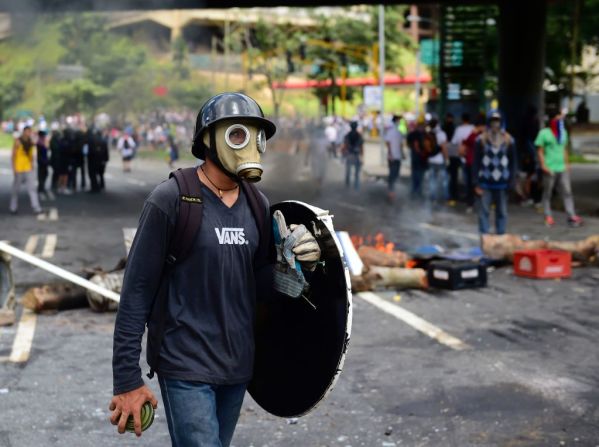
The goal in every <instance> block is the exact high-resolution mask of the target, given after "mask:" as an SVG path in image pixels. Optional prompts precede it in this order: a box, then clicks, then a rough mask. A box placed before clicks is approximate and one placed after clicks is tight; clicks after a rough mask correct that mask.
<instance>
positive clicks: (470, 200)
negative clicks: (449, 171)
mask: <svg viewBox="0 0 599 447" xmlns="http://www.w3.org/2000/svg"><path fill="white" fill-rule="evenodd" d="M472 180H473V179H472V165H468V164H464V183H465V184H466V204H467V205H468V206H473V205H474V185H473V182H472Z"/></svg>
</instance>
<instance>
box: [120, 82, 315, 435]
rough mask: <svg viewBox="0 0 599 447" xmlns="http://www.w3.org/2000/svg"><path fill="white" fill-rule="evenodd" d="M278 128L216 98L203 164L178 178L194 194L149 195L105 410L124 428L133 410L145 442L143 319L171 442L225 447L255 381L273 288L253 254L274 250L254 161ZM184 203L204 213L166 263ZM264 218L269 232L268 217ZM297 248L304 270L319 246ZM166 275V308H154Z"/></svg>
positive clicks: (203, 134) (204, 116) (238, 101)
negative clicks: (262, 317) (183, 249)
mask: <svg viewBox="0 0 599 447" xmlns="http://www.w3.org/2000/svg"><path fill="white" fill-rule="evenodd" d="M275 130H276V128H275V125H274V124H273V123H272V122H270V121H269V120H267V119H265V118H264V115H263V113H262V110H261V109H260V106H259V105H258V104H257V103H256V102H255V101H254V100H253V99H252V98H250V97H248V96H246V95H243V94H240V93H223V94H220V95H217V96H215V97H213V98H211V99H210V100H208V102H207V103H206V104H204V106H203V107H202V109H201V110H200V112H199V114H198V118H197V122H196V130H195V135H194V142H193V146H192V153H193V154H194V155H195V156H196V157H198V158H200V159H202V160H204V163H203V164H202V165H201V166H200V167H198V168H197V169H195V170H192V171H193V177H192V178H191V179H190V178H187V179H183V181H184V182H187V183H195V185H192V186H195V187H197V191H198V193H197V194H196V195H194V196H189V195H186V194H183V193H182V191H181V184H180V183H178V182H179V179H178V178H175V177H171V178H170V179H169V180H168V181H165V182H163V183H161V184H160V185H158V186H157V187H156V188H155V189H154V191H152V193H151V194H150V195H149V197H148V198H147V200H146V202H145V205H144V208H143V211H142V215H141V218H140V222H139V227H138V230H137V234H136V237H135V240H134V242H133V245H132V247H131V252H130V254H129V258H128V261H127V268H126V272H125V279H124V283H123V288H122V292H121V302H120V305H119V311H118V315H117V319H116V324H115V331H114V351H113V376H114V390H113V392H114V397H113V399H112V402H111V404H110V410H111V411H112V415H111V422H112V423H113V424H114V425H118V431H119V432H120V433H123V432H124V431H125V425H126V421H127V418H128V417H129V416H130V415H132V416H133V418H134V421H135V424H134V425H135V432H136V434H137V435H138V436H140V435H141V423H140V408H141V406H142V404H144V402H146V401H150V402H151V403H152V405H153V406H154V407H156V405H157V400H156V398H155V397H154V395H153V394H152V392H151V391H150V389H149V388H148V387H147V386H146V385H145V384H144V382H143V380H142V377H141V370H140V367H139V355H140V352H141V339H142V336H143V333H144V329H145V325H146V323H147V325H148V355H147V356H148V360H149V363H150V366H151V368H152V370H151V373H150V375H152V371H155V372H156V373H157V375H158V380H159V383H160V389H161V394H162V398H163V402H164V405H165V410H166V415H167V422H168V427H169V432H170V435H171V440H172V444H173V445H174V446H185V447H188V446H228V445H229V443H230V441H231V438H232V436H233V432H234V429H235V425H236V423H237V419H238V416H239V412H240V408H241V404H242V402H243V397H244V394H245V390H246V387H247V384H248V382H249V381H250V379H251V377H252V371H253V361H254V320H255V318H254V316H255V315H254V313H255V303H256V299H257V297H258V295H260V294H261V290H263V289H270V288H271V287H272V283H268V282H269V281H272V278H273V276H272V274H270V275H269V274H268V266H266V268H265V265H264V264H261V265H262V266H261V268H260V269H259V268H258V267H257V266H258V265H260V262H258V261H257V258H258V257H259V254H260V253H270V252H274V250H271V244H272V242H271V240H269V239H271V238H269V237H263V236H264V234H265V233H264V232H263V229H264V227H263V228H260V222H259V221H260V219H258V217H259V214H258V211H256V208H259V209H261V210H262V212H268V208H269V207H268V201H267V200H266V197H265V196H264V195H262V194H261V193H256V196H259V200H261V201H263V203H262V206H261V207H259V206H256V203H255V198H254V199H252V191H257V190H256V189H255V187H253V186H252V185H249V184H248V182H252V183H253V182H257V181H259V180H260V179H261V177H262V174H263V166H262V163H261V155H262V154H263V153H264V152H265V150H266V140H267V139H269V138H270V137H272V136H273V134H274V133H275ZM187 172H190V170H188V171H187ZM188 186H189V185H188ZM190 202H191V203H197V204H201V207H199V208H198V207H195V208H194V206H195V205H194V206H190V213H198V212H201V213H202V216H203V218H202V221H201V226H199V229H198V231H197V234H196V235H195V238H194V239H193V240H191V241H188V242H189V243H188V244H187V245H189V250H188V252H187V254H186V255H185V257H184V258H183V259H181V258H179V259H174V260H172V259H171V258H173V256H172V253H171V252H170V249H171V246H172V241H173V240H177V238H178V237H179V236H180V234H177V232H178V230H177V228H179V226H178V224H179V222H178V221H177V219H179V220H180V219H181V213H180V212H179V211H180V209H181V207H185V206H187V205H188V203H190ZM264 221H265V222H267V223H268V225H269V228H271V227H270V214H268V216H267V218H266V219H263V221H262V224H263V223H264ZM290 230H291V232H293V231H294V230H295V229H294V228H293V227H292V228H291V229H290ZM304 230H305V228H304ZM270 231H272V229H271V230H270ZM292 250H293V252H294V253H295V259H296V260H298V261H299V262H300V264H301V263H305V264H306V265H307V266H308V268H310V267H312V266H313V265H314V263H315V262H317V261H318V259H319V257H320V249H319V247H318V243H317V242H316V240H315V239H314V237H313V236H312V235H311V234H310V233H309V232H306V231H304V232H303V234H302V237H298V238H297V242H296V243H294V244H293V248H292ZM167 264H168V265H169V266H168V267H166V265H167ZM165 270H166V271H167V272H168V275H167V279H166V283H167V286H166V289H165V290H166V293H165V295H164V297H165V301H164V302H165V307H164V308H163V310H159V311H156V305H155V300H158V299H159V296H158V295H160V294H159V293H158V291H159V290H162V284H163V283H162V281H165V280H164V276H165ZM265 270H266V272H267V273H266V274H265ZM271 270H272V269H271ZM155 297H156V298H155ZM156 327H161V328H162V331H161V332H162V334H161V336H158V337H157V336H156V329H154V328H156Z"/></svg>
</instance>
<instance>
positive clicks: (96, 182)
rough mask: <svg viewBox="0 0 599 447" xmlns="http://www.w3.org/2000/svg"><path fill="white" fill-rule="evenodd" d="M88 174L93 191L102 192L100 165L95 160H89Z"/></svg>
mask: <svg viewBox="0 0 599 447" xmlns="http://www.w3.org/2000/svg"><path fill="white" fill-rule="evenodd" d="M87 172H88V174H89V183H90V184H91V190H92V191H100V188H101V186H100V185H101V183H100V182H101V181H100V163H99V162H97V161H95V160H91V159H88V161H87Z"/></svg>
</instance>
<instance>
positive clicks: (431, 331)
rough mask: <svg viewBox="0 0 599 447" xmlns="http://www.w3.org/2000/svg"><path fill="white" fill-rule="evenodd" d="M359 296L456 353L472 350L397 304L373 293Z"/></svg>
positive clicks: (361, 293) (363, 293)
mask: <svg viewBox="0 0 599 447" xmlns="http://www.w3.org/2000/svg"><path fill="white" fill-rule="evenodd" d="M358 296H359V297H360V298H362V299H363V300H364V301H367V302H369V303H370V304H372V305H373V306H375V307H378V308H379V309H380V310H382V311H383V312H385V313H388V314H389V315H393V316H394V317H395V318H397V319H398V320H401V321H403V322H404V323H407V324H408V325H410V326H412V327H413V328H414V329H416V330H417V331H420V332H422V333H423V334H425V335H428V336H429V337H430V338H432V339H434V340H437V341H438V342H439V343H441V344H442V345H445V346H448V347H450V348H451V349H455V350H456V351H462V350H464V349H470V348H471V346H469V345H467V344H466V343H464V342H463V341H461V340H460V339H458V338H456V337H454V336H453V335H449V334H448V333H447V332H445V331H444V330H443V329H441V328H438V327H437V326H435V325H434V324H431V323H429V322H428V321H426V320H423V319H422V318H420V317H419V316H418V315H416V314H413V313H412V312H410V311H409V310H406V309H404V308H403V307H401V306H398V305H397V304H393V303H390V302H389V301H387V300H384V299H383V298H381V297H379V296H378V295H375V294H374V293H372V292H360V293H358Z"/></svg>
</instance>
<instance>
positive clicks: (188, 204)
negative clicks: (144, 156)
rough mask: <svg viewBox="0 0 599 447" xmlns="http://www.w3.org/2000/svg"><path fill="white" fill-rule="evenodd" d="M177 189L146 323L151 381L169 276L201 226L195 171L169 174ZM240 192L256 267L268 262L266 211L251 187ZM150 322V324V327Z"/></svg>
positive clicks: (245, 185) (244, 184)
mask: <svg viewBox="0 0 599 447" xmlns="http://www.w3.org/2000/svg"><path fill="white" fill-rule="evenodd" d="M170 177H174V178H175V180H176V182H177V185H178V187H179V213H178V215H177V222H176V224H175V231H174V234H173V238H172V240H171V241H170V245H169V248H168V255H167V257H166V261H165V265H164V270H163V273H162V278H161V280H160V286H159V287H158V292H157V293H156V296H155V297H154V303H153V305H152V312H151V314H150V317H149V319H148V322H147V323H146V326H147V327H148V343H149V341H150V340H152V343H153V346H154V352H153V353H152V354H153V355H152V356H151V357H150V356H149V354H148V364H149V365H150V372H149V374H148V377H149V378H150V379H151V378H152V377H154V371H155V370H156V367H157V366H158V362H159V359H160V348H161V346H162V339H163V337H164V330H165V323H166V320H167V309H168V306H167V299H168V283H169V276H170V273H171V271H172V270H173V269H174V267H175V266H176V265H177V264H178V263H179V262H181V261H182V260H184V259H185V257H186V256H187V255H188V254H189V250H190V248H191V247H192V246H193V243H194V241H195V239H196V237H197V234H198V232H199V231H200V228H201V226H202V214H203V213H202V211H203V209H202V208H203V198H202V189H201V183H200V180H199V179H198V175H197V168H195V167H193V168H179V169H177V170H176V171H174V172H171V173H170V175H169V178H170ZM241 188H242V190H243V193H244V194H245V195H246V197H247V200H248V204H249V206H250V209H251V210H252V214H253V216H254V219H255V221H256V226H257V227H258V234H259V235H260V242H259V244H258V250H257V251H256V256H255V259H254V265H255V266H257V267H260V266H262V265H264V264H266V263H268V262H269V257H270V253H271V231H270V228H271V226H270V209H269V207H268V202H267V200H266V198H265V197H264V196H263V195H262V194H261V193H260V191H259V190H258V188H256V186H255V185H254V184H253V183H248V182H245V181H242V182H241ZM150 322H152V323H154V324H150Z"/></svg>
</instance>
